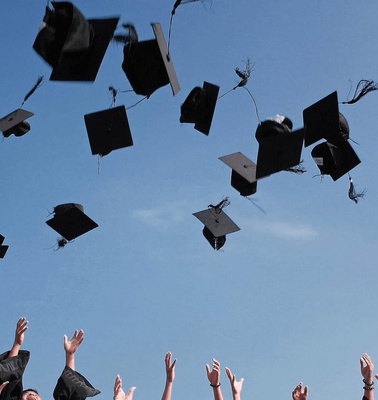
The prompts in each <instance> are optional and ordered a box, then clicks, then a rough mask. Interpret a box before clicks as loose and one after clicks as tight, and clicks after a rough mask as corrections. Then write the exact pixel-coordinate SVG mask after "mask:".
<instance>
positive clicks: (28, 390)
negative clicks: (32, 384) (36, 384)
mask: <svg viewBox="0 0 378 400" xmlns="http://www.w3.org/2000/svg"><path fill="white" fill-rule="evenodd" d="M26 392H34V393H36V394H38V396H39V393H38V392H37V391H36V390H35V389H25V390H23V391H22V394H24V393H26Z"/></svg>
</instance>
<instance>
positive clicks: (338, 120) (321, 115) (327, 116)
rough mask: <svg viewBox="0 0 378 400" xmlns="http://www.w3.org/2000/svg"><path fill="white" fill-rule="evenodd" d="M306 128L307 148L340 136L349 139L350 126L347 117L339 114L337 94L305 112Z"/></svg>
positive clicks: (331, 140)
mask: <svg viewBox="0 0 378 400" xmlns="http://www.w3.org/2000/svg"><path fill="white" fill-rule="evenodd" d="M303 124H304V126H305V130H306V131H305V142H304V143H305V144H304V145H305V147H308V146H310V145H311V144H313V143H315V142H317V141H319V140H320V139H326V140H327V141H329V142H334V141H335V140H338V139H339V137H340V136H344V137H346V138H349V126H348V122H347V120H346V119H345V117H344V116H343V115H342V114H341V113H340V112H339V105H338V99H337V92H333V93H331V94H329V95H328V96H326V97H324V98H323V99H321V100H319V101H317V102H316V103H314V104H313V105H311V106H310V107H307V108H306V109H304V110H303Z"/></svg>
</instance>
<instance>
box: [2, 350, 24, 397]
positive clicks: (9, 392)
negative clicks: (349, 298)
mask: <svg viewBox="0 0 378 400" xmlns="http://www.w3.org/2000/svg"><path fill="white" fill-rule="evenodd" d="M8 355H9V351H7V352H6V353H3V354H0V384H1V383H3V382H5V381H9V383H8V385H7V386H5V388H4V390H3V392H2V393H1V395H0V400H19V399H20V398H21V396H22V390H23V388H22V375H23V374H24V371H25V368H26V365H27V363H28V361H29V357H30V352H29V351H26V350H20V351H19V353H18V355H17V356H16V357H11V358H8Z"/></svg>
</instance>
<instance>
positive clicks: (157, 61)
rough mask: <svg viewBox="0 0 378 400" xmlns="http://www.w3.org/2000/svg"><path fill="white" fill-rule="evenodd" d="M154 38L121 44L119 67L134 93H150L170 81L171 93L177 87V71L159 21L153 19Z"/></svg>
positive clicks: (177, 90) (149, 94) (174, 91)
mask: <svg viewBox="0 0 378 400" xmlns="http://www.w3.org/2000/svg"><path fill="white" fill-rule="evenodd" d="M151 26H152V30H153V32H154V35H155V39H151V40H146V41H142V42H139V41H133V42H130V43H127V44H126V45H125V46H124V48H123V57H124V58H123V63H122V69H123V71H124V72H125V74H126V76H127V79H128V80H129V82H130V84H131V86H132V88H133V89H134V91H135V93H136V94H140V95H144V96H147V97H150V96H151V94H152V93H153V92H154V91H155V90H157V89H159V88H160V87H163V86H165V85H168V84H170V85H171V88H172V92H173V95H176V94H177V93H178V92H179V91H180V85H179V83H178V80H177V77H176V72H175V70H174V67H173V63H172V60H171V57H170V55H169V53H168V47H167V44H166V42H165V39H164V35H163V31H162V29H161V26H160V24H158V23H152V24H151Z"/></svg>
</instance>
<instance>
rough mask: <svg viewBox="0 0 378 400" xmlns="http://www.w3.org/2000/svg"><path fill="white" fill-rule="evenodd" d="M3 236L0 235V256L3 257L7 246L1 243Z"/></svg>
mask: <svg viewBox="0 0 378 400" xmlns="http://www.w3.org/2000/svg"><path fill="white" fill-rule="evenodd" d="M4 239H5V237H4V236H3V235H0V258H4V256H5V253H6V252H7V251H8V248H9V246H7V245H3V243H4Z"/></svg>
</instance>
